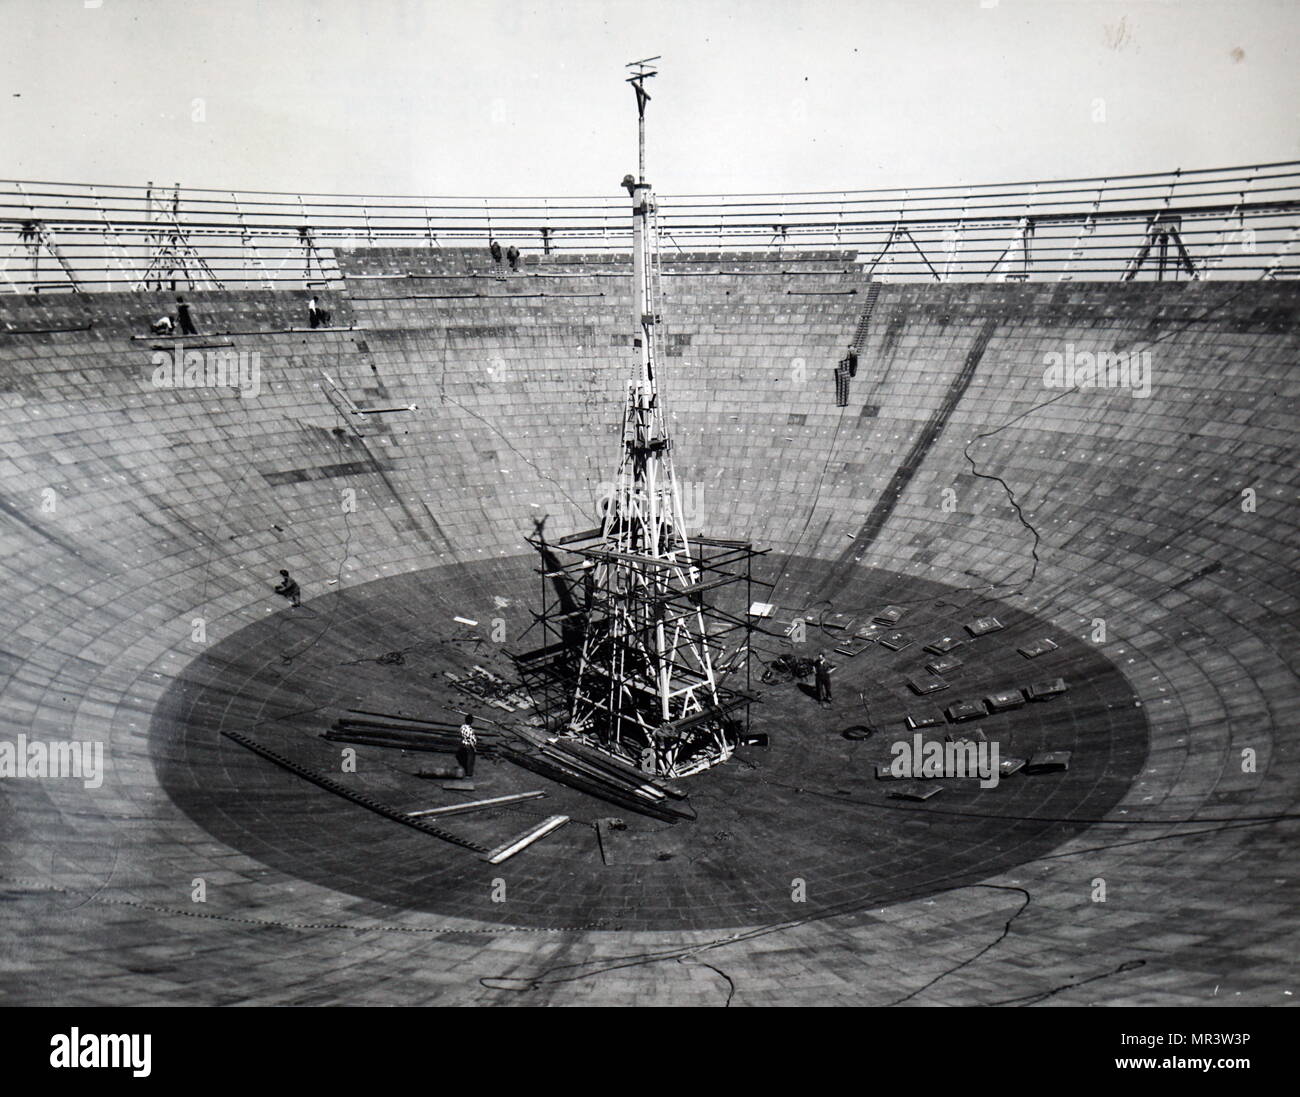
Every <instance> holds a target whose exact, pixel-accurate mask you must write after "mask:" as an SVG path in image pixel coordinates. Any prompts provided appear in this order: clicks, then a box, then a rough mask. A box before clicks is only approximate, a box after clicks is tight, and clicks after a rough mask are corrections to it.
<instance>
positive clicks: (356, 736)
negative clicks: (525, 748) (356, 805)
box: [325, 710, 499, 755]
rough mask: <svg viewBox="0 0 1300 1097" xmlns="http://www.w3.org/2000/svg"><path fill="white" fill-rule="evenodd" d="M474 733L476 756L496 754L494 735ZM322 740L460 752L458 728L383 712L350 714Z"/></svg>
mask: <svg viewBox="0 0 1300 1097" xmlns="http://www.w3.org/2000/svg"><path fill="white" fill-rule="evenodd" d="M474 730H475V733H476V737H477V739H478V746H477V748H476V749H477V752H478V753H479V754H481V755H493V754H496V753H498V750H499V743H498V742H497V739H496V737H495V736H494V735H492V734H491V733H490V732H486V731H484V730H483V729H482V728H478V727H476V728H475V729H474ZM325 738H326V739H329V740H330V741H331V742H338V743H356V744H358V745H361V746H369V747H392V748H394V749H397V750H418V751H426V752H428V753H431V754H454V753H455V752H456V751H457V750H458V749H459V748H460V725H459V724H449V723H446V722H444V721H440V720H417V719H415V718H414V717H409V716H393V715H391V714H389V713H385V712H365V711H361V710H352V711H350V712H348V713H347V714H346V715H345V716H343V717H341V718H340V719H338V720H336V721H334V726H333V727H331V728H330V729H329V731H327V732H325Z"/></svg>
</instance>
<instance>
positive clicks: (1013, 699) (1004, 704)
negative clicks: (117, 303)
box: [984, 689, 1025, 712]
mask: <svg viewBox="0 0 1300 1097" xmlns="http://www.w3.org/2000/svg"><path fill="white" fill-rule="evenodd" d="M984 703H985V704H986V705H988V707H989V711H990V712H1006V711H1007V709H1013V708H1020V707H1021V706H1022V705H1023V704H1024V703H1025V695H1024V694H1023V693H1021V692H1020V690H1018V689H1000V690H998V691H997V692H996V693H990V694H989V695H988V696H987V697H985V698H984Z"/></svg>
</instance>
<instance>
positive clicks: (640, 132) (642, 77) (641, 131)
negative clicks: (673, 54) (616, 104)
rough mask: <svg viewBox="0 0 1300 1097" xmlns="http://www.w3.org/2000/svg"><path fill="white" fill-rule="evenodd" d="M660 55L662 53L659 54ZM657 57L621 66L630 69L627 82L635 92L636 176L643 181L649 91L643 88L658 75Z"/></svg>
mask: <svg viewBox="0 0 1300 1097" xmlns="http://www.w3.org/2000/svg"><path fill="white" fill-rule="evenodd" d="M660 56H662V55H660ZM658 60H659V57H658V56H656V57H646V58H644V59H643V60H641V61H629V62H628V63H627V64H626V65H624V66H623V67H624V68H626V69H632V70H633V72H632V75H631V76H629V77H628V78H627V82H628V83H629V84H631V85H632V90H633V91H634V92H636V113H637V140H638V146H639V151H640V159H639V164H640V175H639V176H638V177H637V179H638V182H641V183H644V182H645V105H646V104H647V103H648V102H650V93H649V92H648V91H646V90H645V82H646V81H647V80H649V79H650V77H652V76H658V75H659V70H658V69H656V68H655V67H654V65H653V62H655V61H658Z"/></svg>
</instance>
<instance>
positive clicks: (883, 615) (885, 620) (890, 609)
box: [872, 606, 907, 625]
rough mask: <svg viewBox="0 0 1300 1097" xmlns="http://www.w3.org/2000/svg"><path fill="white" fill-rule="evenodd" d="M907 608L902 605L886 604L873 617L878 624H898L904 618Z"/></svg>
mask: <svg viewBox="0 0 1300 1097" xmlns="http://www.w3.org/2000/svg"><path fill="white" fill-rule="evenodd" d="M906 612H907V610H905V609H903V607H902V606H886V607H885V608H884V609H882V610H881V611H880V612H879V613H877V614H876V615H875V617H873V618H872V620H873V621H875V622H876V624H878V625H896V624H898V622H899V621H901V620H902V619H903V614H904V613H906Z"/></svg>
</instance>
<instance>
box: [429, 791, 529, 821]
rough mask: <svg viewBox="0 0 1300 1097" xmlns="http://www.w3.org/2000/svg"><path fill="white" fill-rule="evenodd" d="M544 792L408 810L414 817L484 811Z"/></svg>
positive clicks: (521, 793) (517, 793)
mask: <svg viewBox="0 0 1300 1097" xmlns="http://www.w3.org/2000/svg"><path fill="white" fill-rule="evenodd" d="M545 795H546V793H544V792H516V793H512V794H511V795H509V796H493V797H492V798H491V799H490V800H467V801H466V802H465V803H463V804H445V805H443V806H442V807H439V808H425V809H424V810H422V811H408V812H407V813H406V814H407V815H409V816H410V817H411V818H412V819H419V818H421V817H423V816H425V815H459V814H461V812H465V811H482V810H483V809H484V808H491V807H500V806H501V805H502V804H516V803H518V802H519V801H520V800H536V799H538V798H539V797H542V796H545Z"/></svg>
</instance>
